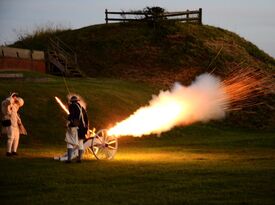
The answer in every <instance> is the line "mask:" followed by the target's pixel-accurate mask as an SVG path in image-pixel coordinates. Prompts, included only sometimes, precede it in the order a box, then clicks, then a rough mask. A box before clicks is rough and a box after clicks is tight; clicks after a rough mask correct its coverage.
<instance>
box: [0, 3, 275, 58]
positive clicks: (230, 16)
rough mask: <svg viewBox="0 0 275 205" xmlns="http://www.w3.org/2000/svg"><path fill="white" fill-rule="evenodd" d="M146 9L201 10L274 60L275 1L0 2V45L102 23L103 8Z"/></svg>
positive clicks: (208, 20) (205, 18) (215, 23)
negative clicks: (42, 30) (40, 30)
mask: <svg viewBox="0 0 275 205" xmlns="http://www.w3.org/2000/svg"><path fill="white" fill-rule="evenodd" d="M146 6H160V7H163V8H165V9H166V10H167V11H181V10H186V9H189V10H193V9H198V8H202V10H203V17H202V20H203V24H207V25H213V26H218V27H221V28H225V29H227V30H230V31H233V32H235V33H237V34H239V35H240V36H242V37H244V38H245V39H246V40H249V41H251V42H252V43H254V44H256V45H257V46H258V47H259V48H260V49H262V50H264V51H265V52H266V53H268V54H270V55H271V56H273V57H275V1H274V0H261V1H259V0H230V1H228V0H227V1H226V0H189V1H187V0H166V1H165V0H159V1H157V0H151V1H148V0H147V1H146V0H138V1H126V0H78V1H76V0H0V45H1V44H2V45H4V44H9V43H12V42H14V41H15V40H16V39H17V35H18V34H22V33H26V32H28V33H30V32H32V30H33V29H35V28H37V27H39V26H43V25H57V26H59V25H61V27H65V28H71V29H76V28H81V27H85V26H89V25H94V24H101V23H104V22H105V20H104V18H105V16H104V10H105V8H107V9H109V10H113V11H120V10H124V11H127V10H141V9H143V8H145V7H146Z"/></svg>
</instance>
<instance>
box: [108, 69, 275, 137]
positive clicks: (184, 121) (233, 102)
mask: <svg viewBox="0 0 275 205" xmlns="http://www.w3.org/2000/svg"><path fill="white" fill-rule="evenodd" d="M229 76H230V77H229V78H227V79H225V80H223V81H221V80H220V79H219V78H218V77H215V76H213V75H210V74H207V73H206V74H202V75H200V76H198V77H197V78H196V79H195V81H194V82H193V83H192V84H191V85H190V86H188V87H186V86H183V85H181V84H179V83H175V84H174V85H173V87H172V89H171V90H167V91H160V93H159V95H158V96H153V98H152V99H151V101H150V102H149V105H148V106H145V107H141V108H139V109H138V110H137V111H135V112H134V113H133V114H132V115H131V116H130V117H128V118H127V119H125V120H123V121H121V122H119V123H117V124H116V125H115V126H114V127H112V128H110V129H109V130H108V135H114V136H117V137H119V136H125V135H132V136H136V137H138V136H142V135H149V134H160V133H162V132H165V131H168V130H170V129H172V128H173V127H175V126H180V125H188V124H191V123H194V122H198V121H201V122H207V121H209V120H216V119H221V118H223V117H225V114H226V112H227V111H230V110H234V109H240V108H241V107H245V106H246V105H247V104H246V100H247V99H250V98H251V96H252V94H253V97H257V96H259V95H262V94H263V93H264V91H266V90H268V87H266V85H267V84H268V83H270V78H269V77H266V76H265V75H264V74H263V73H261V72H259V71H258V70H257V71H256V70H253V69H245V70H239V71H237V72H236V71H235V72H232V74H231V75H229ZM273 84H274V83H273Z"/></svg>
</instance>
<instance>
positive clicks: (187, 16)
mask: <svg viewBox="0 0 275 205" xmlns="http://www.w3.org/2000/svg"><path fill="white" fill-rule="evenodd" d="M186 12H187V14H186V22H187V23H188V22H189V10H188V9H187V10H186Z"/></svg>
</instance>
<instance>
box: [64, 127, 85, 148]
mask: <svg viewBox="0 0 275 205" xmlns="http://www.w3.org/2000/svg"><path fill="white" fill-rule="evenodd" d="M77 130H78V128H77V127H72V128H68V129H67V132H66V138H65V141H66V142H67V148H69V149H70V148H77V149H79V150H84V144H83V139H78V132H77Z"/></svg>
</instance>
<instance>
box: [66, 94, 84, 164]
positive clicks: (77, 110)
mask: <svg viewBox="0 0 275 205" xmlns="http://www.w3.org/2000/svg"><path fill="white" fill-rule="evenodd" d="M88 130H89V120H88V116H87V112H86V110H85V108H84V107H82V106H81V105H80V103H79V99H78V97H77V96H72V97H71V98H70V104H69V115H68V131H67V133H66V139H67V140H66V141H67V148H68V160H67V161H66V162H67V163H70V162H71V160H72V153H73V148H74V147H75V146H76V147H77V148H78V159H77V162H81V159H82V155H83V152H84V146H83V140H84V139H85V138H86V134H87V132H88Z"/></svg>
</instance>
